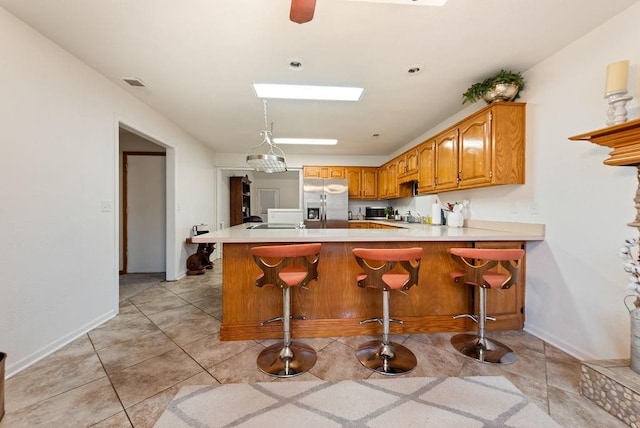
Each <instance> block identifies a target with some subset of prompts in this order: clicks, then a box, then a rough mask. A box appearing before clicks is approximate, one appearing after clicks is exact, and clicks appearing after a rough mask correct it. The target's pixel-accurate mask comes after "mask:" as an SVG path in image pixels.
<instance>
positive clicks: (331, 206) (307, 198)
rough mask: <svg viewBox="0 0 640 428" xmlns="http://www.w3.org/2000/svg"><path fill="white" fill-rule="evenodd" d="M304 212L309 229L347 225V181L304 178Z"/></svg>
mask: <svg viewBox="0 0 640 428" xmlns="http://www.w3.org/2000/svg"><path fill="white" fill-rule="evenodd" d="M303 187H304V199H303V200H304V214H305V219H304V223H305V226H306V227H307V228H309V229H320V228H323V229H324V228H333V229H342V228H348V227H349V214H348V211H349V193H348V183H347V180H344V179H326V180H325V179H322V178H305V179H304V182H303Z"/></svg>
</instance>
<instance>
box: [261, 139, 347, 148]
mask: <svg viewBox="0 0 640 428" xmlns="http://www.w3.org/2000/svg"><path fill="white" fill-rule="evenodd" d="M273 142H274V143H276V144H306V145H312V146H335V145H336V144H338V140H336V139H335V138H274V139H273Z"/></svg>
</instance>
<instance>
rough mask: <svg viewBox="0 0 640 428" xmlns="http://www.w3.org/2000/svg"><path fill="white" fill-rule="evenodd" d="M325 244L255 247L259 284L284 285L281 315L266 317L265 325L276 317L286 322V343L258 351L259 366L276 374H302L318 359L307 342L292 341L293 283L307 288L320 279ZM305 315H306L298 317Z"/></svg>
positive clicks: (284, 330) (264, 370) (257, 283)
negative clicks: (320, 257) (321, 252)
mask: <svg viewBox="0 0 640 428" xmlns="http://www.w3.org/2000/svg"><path fill="white" fill-rule="evenodd" d="M321 246H322V244H294V245H272V246H262V247H253V248H252V249H251V254H253V259H254V260H255V262H256V263H257V265H258V266H259V267H260V269H262V273H260V274H258V276H256V286H258V287H263V286H265V285H267V286H274V287H280V288H281V289H282V307H283V314H282V316H281V317H276V318H271V319H269V320H266V321H263V322H262V323H261V325H266V324H268V323H271V322H274V321H282V322H283V332H284V340H283V343H275V344H273V345H271V346H269V347H267V348H266V349H264V350H263V351H262V352H261V353H260V355H258V360H257V363H258V368H260V370H262V371H263V372H264V373H266V374H268V375H271V376H275V377H292V376H297V375H299V374H302V373H304V372H306V371H308V370H309V369H311V367H313V365H314V364H315V363H316V360H317V358H318V356H317V354H316V351H315V350H314V349H313V348H311V347H310V346H309V345H305V344H304V343H297V342H292V340H291V330H290V319H291V318H292V316H291V295H290V289H291V287H298V286H299V287H302V288H307V284H309V282H311V281H313V280H314V279H316V280H317V279H318V259H319V255H320V248H321ZM296 318H301V319H304V317H296Z"/></svg>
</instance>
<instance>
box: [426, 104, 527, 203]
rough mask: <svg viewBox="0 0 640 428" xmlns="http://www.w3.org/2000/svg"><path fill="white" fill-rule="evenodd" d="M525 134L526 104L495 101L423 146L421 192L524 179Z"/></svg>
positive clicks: (510, 182) (511, 182) (518, 181)
mask: <svg viewBox="0 0 640 428" xmlns="http://www.w3.org/2000/svg"><path fill="white" fill-rule="evenodd" d="M524 140H525V104H524V103H506V102H505V103H502V102H498V103H494V104H491V105H489V106H487V107H485V108H483V109H482V110H480V111H478V112H477V113H474V114H473V115H471V116H469V117H468V118H466V119H464V120H463V121H461V122H460V123H458V124H457V125H455V126H453V127H451V128H449V129H448V130H446V131H444V132H442V133H440V134H438V135H436V136H435V137H434V138H433V139H432V140H430V141H433V152H430V151H429V144H431V142H425V143H423V144H422V145H420V146H419V148H418V152H419V160H420V163H419V173H418V192H419V193H435V192H443V191H448V190H456V189H470V188H475V187H485V186H493V185H497V184H523V183H524V149H525V148H524ZM425 145H426V146H425ZM430 153H431V156H430ZM423 157H424V159H423ZM432 171H434V172H433V174H434V175H435V188H434V187H432V186H431V185H430V184H429V181H430V179H431V173H432Z"/></svg>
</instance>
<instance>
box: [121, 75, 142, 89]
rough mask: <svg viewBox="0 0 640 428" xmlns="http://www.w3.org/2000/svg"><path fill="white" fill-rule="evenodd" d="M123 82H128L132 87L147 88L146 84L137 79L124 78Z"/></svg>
mask: <svg viewBox="0 0 640 428" xmlns="http://www.w3.org/2000/svg"><path fill="white" fill-rule="evenodd" d="M122 80H124V81H125V82H127V83H128V84H129V85H130V86H141V87H144V86H145V85H144V83H142V80H140V79H138V78H136V77H123V78H122Z"/></svg>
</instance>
